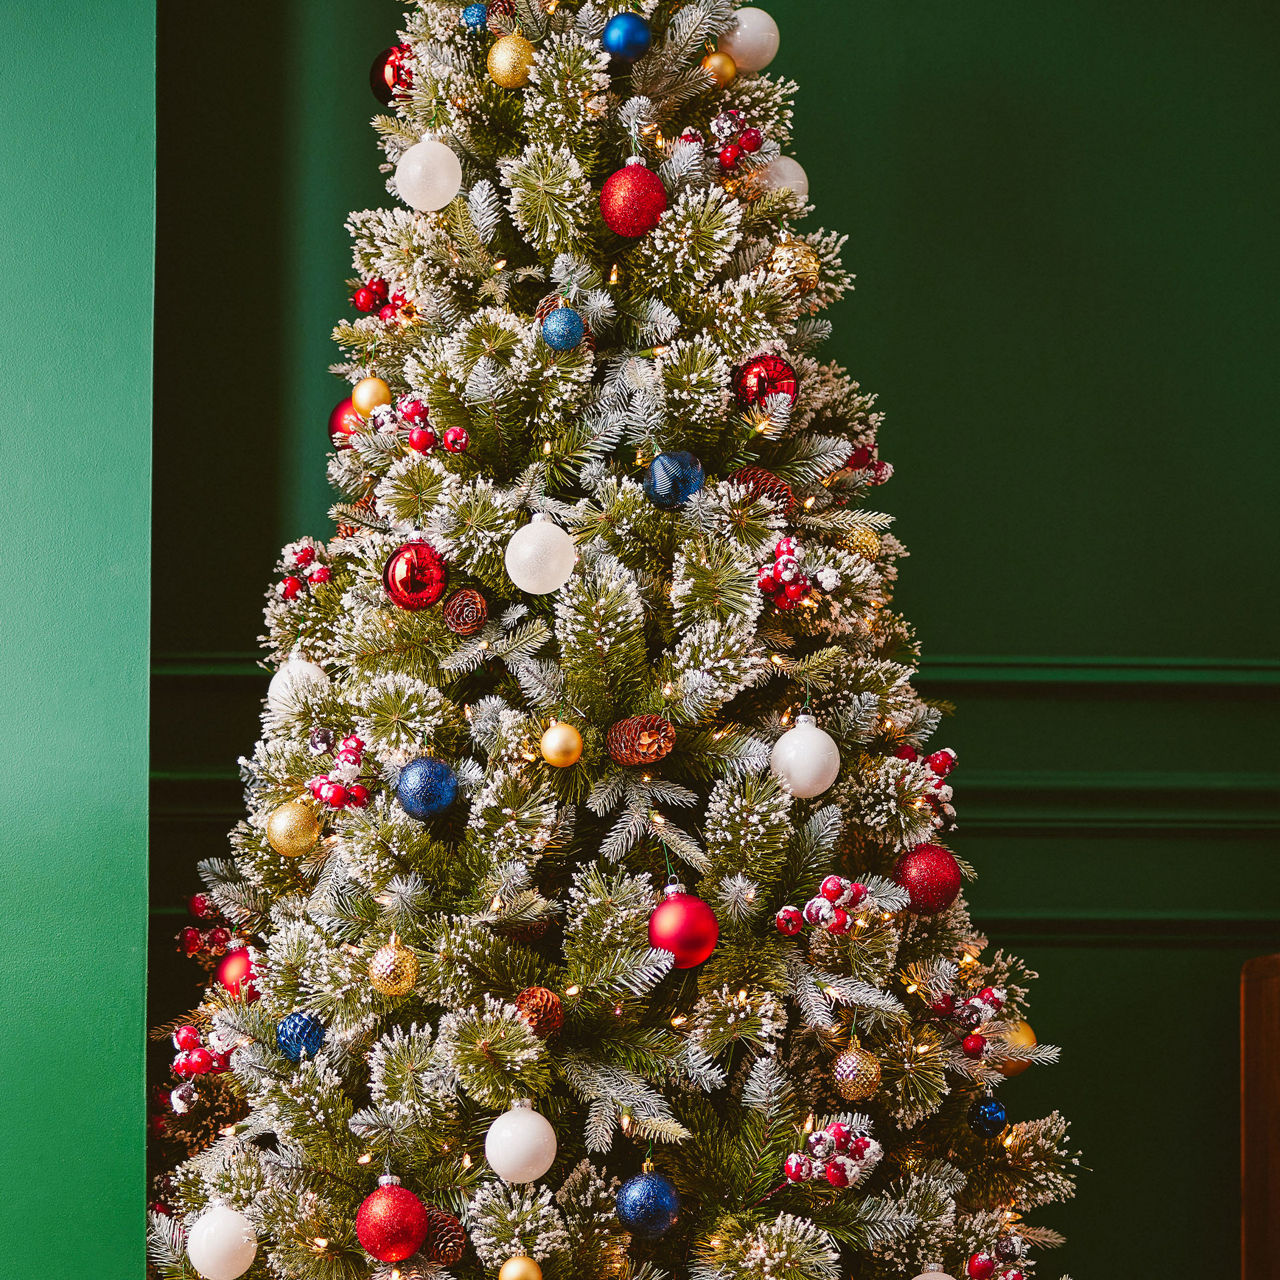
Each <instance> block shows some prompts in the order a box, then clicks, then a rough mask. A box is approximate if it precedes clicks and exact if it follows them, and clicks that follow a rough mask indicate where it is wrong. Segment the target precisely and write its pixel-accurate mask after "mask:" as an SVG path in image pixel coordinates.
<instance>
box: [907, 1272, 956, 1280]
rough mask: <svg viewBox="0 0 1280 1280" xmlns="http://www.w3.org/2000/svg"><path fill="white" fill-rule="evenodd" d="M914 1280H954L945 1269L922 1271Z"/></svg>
mask: <svg viewBox="0 0 1280 1280" xmlns="http://www.w3.org/2000/svg"><path fill="white" fill-rule="evenodd" d="M916 1280H955V1277H954V1276H949V1275H947V1273H946V1272H945V1271H922V1272H921V1273H920V1274H919V1275H918V1276H916Z"/></svg>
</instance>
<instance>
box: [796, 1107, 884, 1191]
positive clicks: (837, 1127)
mask: <svg viewBox="0 0 1280 1280" xmlns="http://www.w3.org/2000/svg"><path fill="white" fill-rule="evenodd" d="M804 1145H805V1150H804V1151H793V1152H792V1153H791V1154H790V1155H789V1156H788V1157H787V1159H786V1162H785V1163H784V1164H783V1166H782V1171H783V1173H784V1174H785V1175H786V1178H787V1181H788V1182H822V1181H826V1182H828V1183H829V1184H830V1185H831V1186H833V1187H838V1188H840V1189H841V1190H843V1189H844V1188H845V1187H853V1186H856V1185H857V1184H858V1183H859V1182H861V1181H862V1179H863V1178H865V1177H866V1176H867V1174H868V1173H870V1172H871V1170H872V1169H874V1168H875V1166H876V1165H877V1163H879V1160H880V1157H881V1156H882V1155H883V1154H884V1150H883V1148H882V1147H881V1146H880V1144H879V1143H878V1142H877V1141H876V1140H875V1139H874V1138H873V1137H872V1136H871V1134H870V1133H868V1132H865V1131H861V1130H859V1131H857V1132H855V1131H854V1130H853V1129H852V1128H851V1127H850V1126H849V1125H847V1124H844V1123H842V1122H840V1121H836V1122H835V1123H834V1124H829V1125H827V1127H826V1128H825V1129H815V1130H814V1132H813V1133H811V1134H810V1135H809V1136H808V1137H807V1138H806V1139H805V1143H804Z"/></svg>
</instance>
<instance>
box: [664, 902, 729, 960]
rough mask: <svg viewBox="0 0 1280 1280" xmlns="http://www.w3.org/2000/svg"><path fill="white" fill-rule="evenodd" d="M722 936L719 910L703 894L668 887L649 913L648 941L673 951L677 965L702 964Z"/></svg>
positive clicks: (665, 949)
mask: <svg viewBox="0 0 1280 1280" xmlns="http://www.w3.org/2000/svg"><path fill="white" fill-rule="evenodd" d="M719 938H720V922H719V921H718V920H717V919H716V913H715V912H714V911H712V910H711V908H710V907H709V906H707V904H706V903H705V902H703V900H702V899H701V898H696V897H694V895H693V894H691V893H685V892H683V891H682V890H679V889H677V890H675V891H670V890H669V891H668V892H667V896H666V897H665V898H664V899H663V900H662V902H661V903H660V904H659V905H658V906H657V908H655V910H654V913H653V915H651V916H650V917H649V945H650V946H651V947H655V948H657V949H658V950H659V951H670V952H671V954H672V955H674V956H675V958H676V968H677V969H692V968H693V967H694V965H699V964H701V963H702V962H703V961H704V960H705V959H706V958H707V957H708V956H709V955H710V954H711V953H712V952H713V951H714V950H715V948H716V942H717V941H718V940H719Z"/></svg>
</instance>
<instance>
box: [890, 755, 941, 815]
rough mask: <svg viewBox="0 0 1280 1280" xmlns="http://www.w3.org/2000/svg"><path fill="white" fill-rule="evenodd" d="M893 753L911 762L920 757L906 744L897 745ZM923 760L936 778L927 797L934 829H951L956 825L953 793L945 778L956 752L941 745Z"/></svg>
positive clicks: (900, 758)
mask: <svg viewBox="0 0 1280 1280" xmlns="http://www.w3.org/2000/svg"><path fill="white" fill-rule="evenodd" d="M894 755H896V756H897V757H898V759H899V760H910V761H912V762H913V763H914V762H915V761H916V760H919V759H920V753H919V752H918V751H917V750H916V749H915V747H911V746H906V745H903V746H901V747H899V748H898V749H897V751H895V752H894ZM924 762H925V764H927V765H928V766H929V768H930V769H931V770H932V771H933V773H934V775H935V779H936V780H935V782H934V784H933V790H932V791H931V792H930V793H929V795H928V797H927V799H928V802H929V805H930V807H931V808H932V809H933V827H934V830H935V831H951V830H952V829H953V828H954V827H955V825H956V811H955V808H954V806H953V805H952V803H951V801H952V799H953V797H954V794H955V793H954V792H953V791H952V789H951V786H950V785H949V784H948V782H947V780H946V779H947V775H948V774H949V773H950V772H951V770H952V769H954V768H955V767H956V753H955V752H954V751H952V749H951V748H950V747H943V748H942V750H941V751H935V752H934V753H933V754H932V755H930V756H925V757H924Z"/></svg>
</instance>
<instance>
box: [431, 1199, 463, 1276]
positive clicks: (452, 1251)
mask: <svg viewBox="0 0 1280 1280" xmlns="http://www.w3.org/2000/svg"><path fill="white" fill-rule="evenodd" d="M427 1240H428V1244H427V1257H429V1258H430V1259H431V1261H432V1262H434V1263H436V1264H437V1265H439V1266H442V1267H451V1266H453V1264H454V1263H455V1262H457V1261H458V1260H459V1259H460V1258H461V1257H462V1255H463V1254H464V1253H466V1251H467V1233H466V1232H465V1231H464V1230H463V1229H462V1223H460V1222H459V1221H458V1220H457V1218H455V1217H454V1216H453V1214H451V1213H446V1212H445V1210H443V1209H437V1208H436V1206H435V1205H433V1204H429V1205H427Z"/></svg>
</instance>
